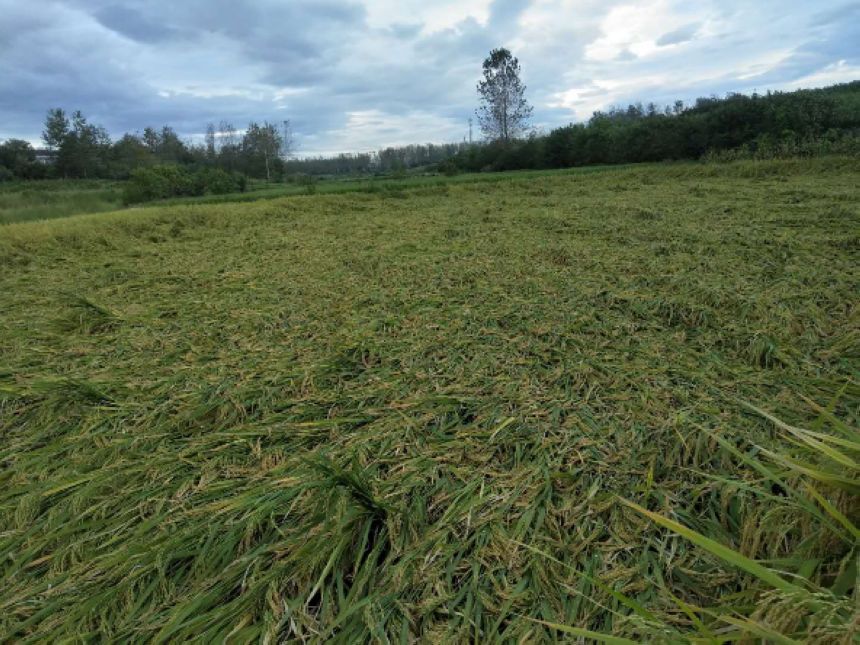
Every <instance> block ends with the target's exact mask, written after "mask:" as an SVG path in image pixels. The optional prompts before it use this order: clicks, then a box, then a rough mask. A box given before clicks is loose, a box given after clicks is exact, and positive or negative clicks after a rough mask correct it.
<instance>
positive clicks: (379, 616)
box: [0, 159, 860, 643]
mask: <svg viewBox="0 0 860 645" xmlns="http://www.w3.org/2000/svg"><path fill="white" fill-rule="evenodd" d="M857 171H858V168H857V165H856V162H854V163H853V165H852V163H851V162H850V161H847V160H842V161H839V162H835V161H833V160H827V159H823V160H812V161H805V162H803V163H802V164H800V163H794V162H791V161H789V162H783V161H774V162H756V165H755V167H753V164H752V163H751V162H750V163H747V162H743V163H739V164H723V165H719V166H717V167H715V168H714V167H711V166H704V165H695V164H686V165H683V166H682V165H674V164H667V165H663V166H649V167H636V168H627V169H617V170H616V171H613V172H595V173H585V174H582V173H576V172H573V173H548V174H539V173H538V174H524V175H521V176H512V177H507V178H501V179H498V180H494V181H477V182H461V183H458V182H451V183H446V184H445V186H444V189H440V188H439V187H438V186H436V185H434V184H432V183H427V184H421V185H413V186H400V187H397V188H396V189H395V190H393V191H389V190H387V189H386V190H378V191H376V190H374V191H352V192H347V193H342V194H325V191H324V190H322V189H320V192H319V194H316V195H302V196H295V197H285V198H277V199H266V200H261V201H257V202H255V203H247V204H243V203H222V204H217V203H216V204H177V205H173V206H165V207H153V208H145V209H134V210H132V211H127V212H119V213H109V214H99V215H93V216H82V217H74V218H68V219H63V220H55V221H48V222H38V223H35V222H34V223H26V224H13V225H10V226H7V227H4V228H3V230H2V233H0V267H3V272H2V273H0V330H2V333H0V437H2V439H3V441H2V442H0V464H2V468H0V526H2V527H3V529H2V531H0V557H2V564H0V575H2V577H3V587H2V589H0V634H3V635H4V637H5V639H7V640H14V641H20V642H44V641H61V640H68V639H84V640H87V639H99V638H106V639H110V640H184V639H196V640H202V641H206V642H209V641H219V642H220V641H224V640H231V641H233V640H235V641H249V640H258V639H265V638H268V639H269V640H272V641H279V640H292V639H306V640H314V641H321V640H329V639H331V640H338V641H343V642H364V641H398V642H400V641H406V642H408V641H410V640H418V639H424V640H426V641H428V642H464V641H479V642H540V641H547V642H549V641H553V640H558V639H562V638H583V639H590V638H595V639H597V638H602V639H603V640H604V641H605V642H630V641H632V642H678V641H684V640H688V641H689V640H696V639H697V642H709V641H712V642H724V641H725V640H726V639H734V640H741V639H743V638H748V639H754V638H762V639H764V638H769V639H771V640H780V639H793V640H799V641H804V640H807V641H811V642H816V641H817V642H822V643H823V642H828V643H829V642H845V643H848V642H851V640H852V639H853V638H855V637H856V616H855V614H854V612H855V611H856V610H855V609H854V607H855V604H856V603H855V599H854V597H853V594H854V593H855V591H854V589H855V588H856V584H857V582H856V556H857V551H856V538H857V536H856V528H855V527H856V526H857V524H858V505H857V496H856V487H857V486H856V481H857V479H856V473H855V472H854V471H853V470H851V469H850V468H849V467H851V468H853V465H854V464H856V462H857V461H858V455H857V454H856V442H857V439H856V427H857V417H858V408H860V385H858V382H857V380H858V379H857V377H858V367H860V365H858V359H860V352H858V335H857V332H856V330H857V316H858V310H857V305H856V300H857V299H856V294H857V287H858V281H857V274H856V257H855V254H854V253H853V251H852V249H851V247H850V245H846V246H844V247H843V246H840V245H835V244H834V242H835V241H840V240H845V239H850V238H851V237H852V236H856V229H857V225H858V217H859V216H860V213H858V210H857V206H856V204H857V203H858V200H857V197H858V195H857V182H856V181H855V178H856V176H857ZM320 186H322V184H320ZM619 187H623V189H621V188H619ZM798 195H802V199H798V197H797V196H798ZM69 294H74V295H69ZM625 502H629V503H625ZM852 621H853V622H852ZM852 630H853V631H852Z"/></svg>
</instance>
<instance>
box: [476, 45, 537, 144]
mask: <svg viewBox="0 0 860 645" xmlns="http://www.w3.org/2000/svg"><path fill="white" fill-rule="evenodd" d="M525 91H526V86H525V85H523V83H522V81H521V80H520V63H519V61H518V60H517V59H516V58H515V57H514V56H512V55H511V52H510V51H508V50H507V49H505V48H501V49H494V50H492V51H491V52H490V55H489V56H488V57H487V58H486V60H484V78H483V80H482V81H480V82H479V83H478V96H479V98H480V106H479V107H478V109H477V111H476V112H475V114H476V116H477V117H478V124H479V125H480V126H481V131H482V132H483V133H484V135H485V136H486V137H487V138H488V139H490V140H491V141H503V142H505V143H507V142H508V141H511V140H512V139H516V138H518V137H520V136H522V135H523V134H525V133H526V131H527V130H528V121H529V118H530V117H531V114H532V107H531V106H530V105H529V104H528V101H526V98H525Z"/></svg>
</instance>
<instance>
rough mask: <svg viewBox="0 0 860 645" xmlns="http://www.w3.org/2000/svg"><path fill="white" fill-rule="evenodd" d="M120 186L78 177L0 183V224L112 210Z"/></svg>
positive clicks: (117, 204) (118, 202) (118, 205)
mask: <svg viewBox="0 0 860 645" xmlns="http://www.w3.org/2000/svg"><path fill="white" fill-rule="evenodd" d="M120 186H121V185H120V184H119V183H117V182H109V181H102V180H90V181H88V180H81V179H78V180H73V181H64V180H48V181H27V182H11V183H8V184H3V183H0V225H2V224H11V223H13V222H29V221H33V220H43V219H53V218H57V217H68V216H69V215H80V214H83V213H99V212H102V211H113V210H116V209H118V208H121V207H122V194H121V193H122V190H121V187H120Z"/></svg>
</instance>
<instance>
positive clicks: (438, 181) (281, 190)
mask: <svg viewBox="0 0 860 645" xmlns="http://www.w3.org/2000/svg"><path fill="white" fill-rule="evenodd" d="M624 167H625V166H589V167H586V168H575V169H569V170H529V171H518V172H500V173H485V174H462V175H457V176H455V177H445V176H440V175H411V176H410V175H407V176H405V177H393V176H392V177H386V176H380V177H345V178H325V179H320V180H317V181H314V183H313V184H312V185H311V186H307V185H300V184H297V183H292V182H281V183H275V182H273V183H266V182H263V181H253V182H251V183H250V185H249V189H248V190H247V192H244V193H231V194H227V195H204V196H202V197H178V198H175V199H169V200H163V201H161V202H150V203H144V204H140V205H136V207H137V208H140V207H152V206H158V207H161V206H170V205H176V204H223V203H234V202H254V201H259V200H266V199H276V198H280V197H288V196H293V195H307V194H332V193H350V192H367V193H380V192H385V193H397V192H398V191H403V190H406V189H410V188H419V187H427V186H439V185H443V184H445V185H447V184H452V183H476V182H496V181H508V180H509V179H513V178H519V179H525V178H528V177H545V176H554V175H566V174H571V173H575V174H583V173H591V172H602V171H605V170H619V169H622V168H624ZM122 190H123V182H121V181H113V182H111V181H103V180H85V179H84V180H81V179H74V180H51V181H27V182H14V183H10V184H0V224H12V223H15V222H30V221H36V220H44V219H56V218H59V217H69V216H71V215H86V214H90V213H100V212H104V211H113V210H118V209H122V208H124V204H123V202H122Z"/></svg>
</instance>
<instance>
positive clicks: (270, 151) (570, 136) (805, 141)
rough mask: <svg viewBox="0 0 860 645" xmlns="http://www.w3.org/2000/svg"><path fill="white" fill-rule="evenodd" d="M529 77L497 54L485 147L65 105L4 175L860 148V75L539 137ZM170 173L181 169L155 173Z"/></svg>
mask: <svg viewBox="0 0 860 645" xmlns="http://www.w3.org/2000/svg"><path fill="white" fill-rule="evenodd" d="M519 74H520V67H519V62H518V61H517V59H516V58H514V57H513V56H511V54H510V52H508V51H507V50H493V52H491V54H490V56H489V57H488V58H487V60H486V61H485V62H484V78H483V79H482V81H481V82H480V83H479V84H478V88H477V89H478V95H479V99H480V107H479V109H478V110H477V114H476V116H477V117H478V122H479V124H480V126H481V129H482V132H483V133H484V136H485V139H484V140H483V141H482V142H480V143H475V144H472V143H467V142H466V141H463V142H460V143H449V144H425V145H410V146H401V147H389V148H385V149H383V150H379V151H376V152H369V153H354V154H340V155H334V156H328V157H323V156H319V157H312V158H304V159H296V158H294V157H293V155H292V151H293V149H294V146H293V139H292V134H291V130H290V124H289V122H288V121H285V122H282V123H280V124H274V123H270V122H268V121H263V122H262V123H260V122H255V121H252V122H251V123H249V124H248V126H247V127H246V128H245V130H244V131H241V132H240V131H238V130H237V129H236V128H235V127H234V126H233V125H232V124H231V123H229V122H225V121H222V122H221V123H219V124H218V125H217V126H216V125H215V124H209V125H208V126H207V128H206V134H205V136H204V137H203V141H202V142H201V143H191V142H189V141H185V140H183V139H182V138H180V136H179V135H178V134H177V133H176V132H175V131H174V130H173V129H172V128H171V127H170V126H163V127H162V128H160V129H156V128H151V127H148V128H145V129H144V131H143V132H142V133H141V134H125V135H123V136H122V137H120V138H119V139H117V140H116V141H112V140H111V138H110V136H109V135H108V133H107V131H106V130H105V129H104V128H103V127H101V126H99V125H96V124H93V123H91V122H89V121H88V119H87V118H86V117H85V116H84V115H83V114H82V113H81V112H79V111H76V112H73V113H71V114H70V115H67V113H66V112H65V111H64V110H62V109H59V108H55V109H52V110H50V111H49V112H48V114H47V117H46V119H45V126H44V131H43V135H42V136H43V140H44V142H45V145H46V146H47V147H48V149H49V151H50V153H49V154H50V159H49V160H48V161H50V163H44V161H46V160H45V159H39V157H38V156H37V154H44V153H43V152H41V151H39V153H37V151H36V150H34V149H33V147H32V146H31V145H30V144H29V143H28V142H26V141H22V140H19V139H9V140H7V141H5V142H3V143H0V181H2V180H4V179H14V178H22V179H41V178H46V177H68V178H78V177H80V178H110V179H126V178H129V177H132V176H133V175H134V174H135V173H136V172H137V171H139V170H140V169H147V168H152V167H154V166H163V165H169V166H178V167H183V168H185V169H186V170H188V171H189V172H190V173H192V174H194V176H195V177H197V178H199V177H208V178H209V180H211V181H215V180H216V179H217V182H218V183H219V185H221V186H224V187H227V186H228V185H234V184H235V185H244V180H242V181H241V182H239V180H238V179H237V177H252V178H258V179H266V180H270V181H280V180H284V179H285V178H288V177H289V176H297V175H317V176H319V175H360V174H371V173H377V174H397V173H400V172H405V171H406V170H408V169H414V168H425V169H428V170H434V169H435V170H439V171H442V172H446V173H456V172H477V171H494V170H517V169H527V168H565V167H571V166H581V165H590V164H618V163H636V162H646V161H664V160H682V159H700V158H702V157H704V156H712V157H713V156H720V155H723V156H733V155H734V156H737V155H741V156H744V155H746V156H768V155H775V154H792V155H793V154H816V153H819V152H848V153H851V154H857V153H860V81H854V82H851V83H843V84H838V85H833V86H830V87H825V88H821V89H814V90H797V91H793V92H768V93H766V94H757V93H755V94H752V95H749V96H748V95H744V94H729V95H727V96H725V97H715V96H711V97H703V98H699V99H696V101H694V102H693V103H691V104H689V105H688V104H684V103H683V102H681V101H676V102H675V103H673V104H672V105H670V106H665V107H658V106H657V105H655V104H654V103H649V104H647V105H643V104H641V103H635V104H631V105H628V106H627V107H615V108H611V109H609V110H605V111H598V112H595V113H594V114H593V116H592V117H591V118H590V119H589V120H588V121H587V122H585V123H571V124H570V125H566V126H563V127H560V128H556V129H553V130H552V131H550V132H549V133H548V134H538V133H535V132H534V131H533V130H532V129H531V128H530V125H529V117H530V115H531V106H529V105H528V103H527V102H526V101H525V96H524V94H525V86H524V85H523V84H522V82H521V81H520V79H519ZM207 169H210V170H211V169H217V170H220V171H223V172H224V173H226V174H228V175H231V176H234V175H235V176H236V177H234V180H232V183H231V182H227V181H226V180H225V179H224V177H223V176H222V175H216V174H213V173H211V172H210V173H208V174H207V173H203V172H202V171H203V170H207ZM166 176H170V177H173V176H175V174H170V173H161V174H160V175H158V176H156V175H152V176H151V177H150V179H152V180H153V181H155V180H156V179H157V180H158V181H162V180H163V178H164V177H166ZM189 182H190V183H188V184H187V185H193V186H199V185H200V182H199V181H197V180H194V181H191V180H189ZM155 183H157V182H155ZM159 185H160V184H159ZM183 190H184V189H183ZM206 190H208V189H206Z"/></svg>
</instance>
